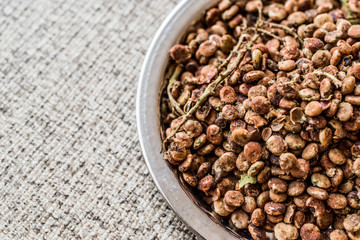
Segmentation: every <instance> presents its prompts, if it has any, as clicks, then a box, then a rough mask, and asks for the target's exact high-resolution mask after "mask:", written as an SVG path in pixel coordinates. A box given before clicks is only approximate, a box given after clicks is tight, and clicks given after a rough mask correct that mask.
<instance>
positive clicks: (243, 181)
mask: <svg viewBox="0 0 360 240" xmlns="http://www.w3.org/2000/svg"><path fill="white" fill-rule="evenodd" d="M248 183H251V184H255V183H256V177H249V176H248V175H247V174H246V173H244V174H243V175H241V178H240V180H239V188H242V187H243V186H245V185H246V184H248Z"/></svg>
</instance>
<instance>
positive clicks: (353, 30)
mask: <svg viewBox="0 0 360 240" xmlns="http://www.w3.org/2000/svg"><path fill="white" fill-rule="evenodd" d="M348 35H349V36H350V37H352V38H360V25H352V26H351V27H350V28H349V31H348Z"/></svg>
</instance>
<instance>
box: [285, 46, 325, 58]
mask: <svg viewBox="0 0 360 240" xmlns="http://www.w3.org/2000/svg"><path fill="white" fill-rule="evenodd" d="M280 53H281V55H282V56H283V58H284V59H285V60H296V59H297V58H298V57H299V56H300V51H299V48H298V47H297V46H296V45H290V46H287V47H284V48H283V49H281V51H280ZM329 59H330V58H329Z"/></svg>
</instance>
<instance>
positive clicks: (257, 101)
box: [251, 96, 271, 114]
mask: <svg viewBox="0 0 360 240" xmlns="http://www.w3.org/2000/svg"><path fill="white" fill-rule="evenodd" d="M270 107H271V105H270V102H269V100H268V99H267V98H265V97H263V96H257V97H254V98H253V99H252V100H251V108H252V110H253V111H254V112H257V113H259V114H267V113H269V111H270Z"/></svg>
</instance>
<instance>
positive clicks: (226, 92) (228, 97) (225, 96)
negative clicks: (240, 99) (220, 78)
mask: <svg viewBox="0 0 360 240" xmlns="http://www.w3.org/2000/svg"><path fill="white" fill-rule="evenodd" d="M220 99H221V101H223V102H224V103H227V104H232V103H234V102H236V99H237V98H236V93H235V90H234V89H233V88H232V87H230V86H225V87H223V88H221V90H220Z"/></svg>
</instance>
